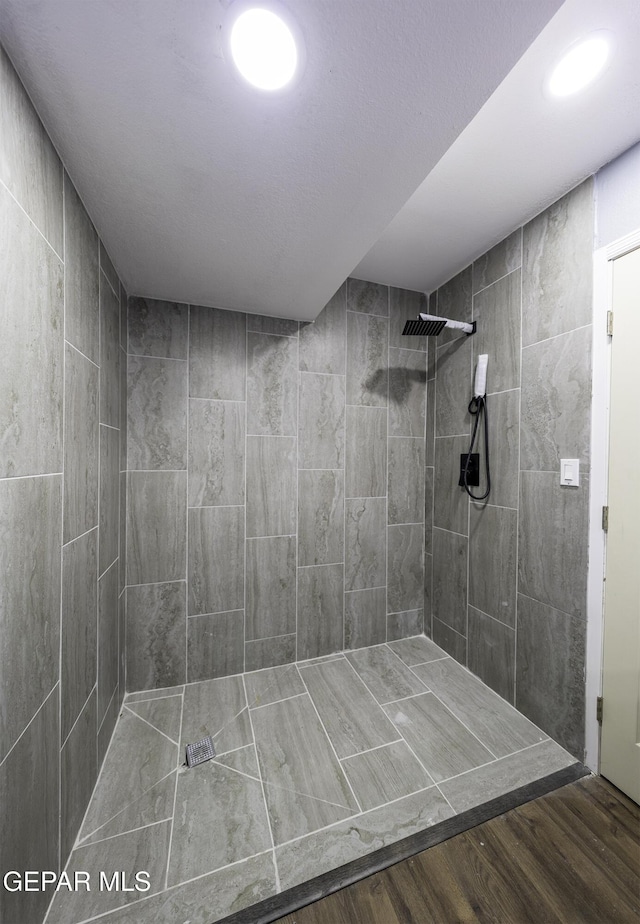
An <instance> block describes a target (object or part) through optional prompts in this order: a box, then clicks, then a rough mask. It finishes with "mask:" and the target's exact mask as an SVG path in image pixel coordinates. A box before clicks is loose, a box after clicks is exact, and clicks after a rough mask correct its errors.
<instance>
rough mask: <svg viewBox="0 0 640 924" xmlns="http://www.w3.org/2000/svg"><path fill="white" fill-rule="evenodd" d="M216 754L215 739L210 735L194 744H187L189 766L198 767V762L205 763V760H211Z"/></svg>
mask: <svg viewBox="0 0 640 924" xmlns="http://www.w3.org/2000/svg"><path fill="white" fill-rule="evenodd" d="M215 756H216V752H215V748H214V746H213V741H212V740H211V738H210V737H209V736H208V735H207V737H206V738H202V739H201V740H200V741H196V742H195V743H194V744H188V745H187V767H196V766H197V765H198V764H203V763H204V762H205V760H211V758H212V757H215Z"/></svg>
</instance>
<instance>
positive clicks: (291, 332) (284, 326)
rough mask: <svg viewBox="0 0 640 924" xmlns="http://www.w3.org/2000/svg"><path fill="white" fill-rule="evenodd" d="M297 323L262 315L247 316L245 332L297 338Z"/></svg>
mask: <svg viewBox="0 0 640 924" xmlns="http://www.w3.org/2000/svg"><path fill="white" fill-rule="evenodd" d="M299 327H300V322H299V321H293V320H291V319H289V318H271V317H267V316H266V315H263V314H248V315H247V330H255V331H257V332H258V333H260V334H276V336H278V337H296V338H297V336H298V328H299Z"/></svg>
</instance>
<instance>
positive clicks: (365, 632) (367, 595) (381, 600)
mask: <svg viewBox="0 0 640 924" xmlns="http://www.w3.org/2000/svg"><path fill="white" fill-rule="evenodd" d="M386 613H387V589H386V587H373V588H371V589H369V590H352V591H349V592H348V593H346V594H345V595H344V647H345V648H366V647H367V646H368V645H380V644H381V643H382V642H385V641H386V639H387V632H386V619H387V616H386Z"/></svg>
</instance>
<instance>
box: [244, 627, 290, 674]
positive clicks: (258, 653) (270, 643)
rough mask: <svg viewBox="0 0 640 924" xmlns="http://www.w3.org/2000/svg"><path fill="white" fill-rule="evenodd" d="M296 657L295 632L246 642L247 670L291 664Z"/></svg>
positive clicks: (245, 662) (245, 659)
mask: <svg viewBox="0 0 640 924" xmlns="http://www.w3.org/2000/svg"><path fill="white" fill-rule="evenodd" d="M295 659H296V636H295V633H294V634H292V635H280V636H279V637H277V638H260V639H256V640H255V641H252V642H245V646H244V669H245V670H246V671H259V670H263V669H264V668H266V667H277V665H279V664H291V662H292V661H295Z"/></svg>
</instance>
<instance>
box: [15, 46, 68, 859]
mask: <svg viewBox="0 0 640 924" xmlns="http://www.w3.org/2000/svg"><path fill="white" fill-rule="evenodd" d="M0 86H1V87H2V93H0V125H2V152H3V157H2V160H0V171H1V172H0V180H2V182H3V183H4V184H5V185H6V187H7V189H8V190H9V191H10V192H11V194H12V195H13V196H14V197H15V199H16V200H17V201H18V202H19V203H20V205H21V206H22V208H23V209H24V211H25V212H26V213H27V215H28V216H29V218H31V220H32V221H33V223H34V224H35V225H36V227H37V228H38V229H39V230H40V231H41V232H42V234H43V235H44V237H45V239H46V240H47V241H49V243H50V244H51V246H52V247H53V249H54V250H55V251H56V253H57V254H59V256H60V257H64V243H63V239H62V227H63V209H62V182H63V181H62V164H61V163H60V159H59V157H58V155H57V153H56V151H55V148H54V146H53V144H52V143H51V140H50V139H49V136H48V135H47V133H46V131H45V129H44V127H43V125H42V123H41V122H40V119H39V118H38V115H37V113H36V111H35V109H34V108H33V106H32V104H31V101H30V100H29V97H28V96H27V94H26V92H25V90H24V87H23V86H22V83H21V82H20V78H19V77H18V75H17V74H16V72H15V70H14V69H13V65H12V64H11V62H10V61H9V58H8V56H7V54H6V53H5V51H4V49H0ZM2 240H3V241H9V240H10V238H8V237H5V235H4V234H3V235H2ZM6 868H7V869H9V867H6ZM13 868H15V867H12V869H13ZM29 868H31V867H29ZM32 868H33V869H35V868H36V867H32ZM45 868H47V869H49V868H52V867H40V869H45Z"/></svg>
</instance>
